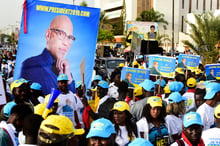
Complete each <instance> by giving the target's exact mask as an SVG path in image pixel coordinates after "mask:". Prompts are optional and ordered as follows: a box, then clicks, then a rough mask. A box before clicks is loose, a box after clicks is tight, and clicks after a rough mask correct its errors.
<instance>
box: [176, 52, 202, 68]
mask: <svg viewBox="0 0 220 146" xmlns="http://www.w3.org/2000/svg"><path fill="white" fill-rule="evenodd" d="M199 61H200V56H198V55H188V54H180V55H179V58H178V64H177V66H176V67H181V68H184V69H186V68H187V69H189V70H193V69H197V68H198V67H199Z"/></svg>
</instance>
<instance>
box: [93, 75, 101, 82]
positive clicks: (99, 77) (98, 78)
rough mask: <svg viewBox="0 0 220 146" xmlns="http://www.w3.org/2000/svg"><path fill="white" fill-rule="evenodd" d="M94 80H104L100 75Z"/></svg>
mask: <svg viewBox="0 0 220 146" xmlns="http://www.w3.org/2000/svg"><path fill="white" fill-rule="evenodd" d="M93 80H99V81H101V80H102V76H100V75H95V77H94V78H93Z"/></svg>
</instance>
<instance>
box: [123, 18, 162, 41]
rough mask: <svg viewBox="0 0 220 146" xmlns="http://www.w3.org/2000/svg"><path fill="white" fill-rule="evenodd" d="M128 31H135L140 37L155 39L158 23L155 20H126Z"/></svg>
mask: <svg viewBox="0 0 220 146" xmlns="http://www.w3.org/2000/svg"><path fill="white" fill-rule="evenodd" d="M126 30H127V34H128V32H130V31H132V32H137V33H138V34H139V35H140V37H141V39H145V40H157V35H158V23H157V22H143V21H127V25H126Z"/></svg>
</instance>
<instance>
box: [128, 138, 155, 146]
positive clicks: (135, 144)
mask: <svg viewBox="0 0 220 146" xmlns="http://www.w3.org/2000/svg"><path fill="white" fill-rule="evenodd" d="M128 146H153V145H152V143H150V142H149V141H148V140H146V139H144V138H136V139H135V140H134V141H132V142H131V143H130V144H128Z"/></svg>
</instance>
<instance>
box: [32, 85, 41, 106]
mask: <svg viewBox="0 0 220 146" xmlns="http://www.w3.org/2000/svg"><path fill="white" fill-rule="evenodd" d="M30 88H31V89H30V92H31V95H30V98H29V99H30V100H31V103H32V104H33V105H34V106H35V105H37V104H39V103H43V102H44V95H43V93H42V87H41V85H40V84H39V83H32V84H31V86H30Z"/></svg>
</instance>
